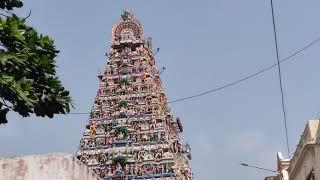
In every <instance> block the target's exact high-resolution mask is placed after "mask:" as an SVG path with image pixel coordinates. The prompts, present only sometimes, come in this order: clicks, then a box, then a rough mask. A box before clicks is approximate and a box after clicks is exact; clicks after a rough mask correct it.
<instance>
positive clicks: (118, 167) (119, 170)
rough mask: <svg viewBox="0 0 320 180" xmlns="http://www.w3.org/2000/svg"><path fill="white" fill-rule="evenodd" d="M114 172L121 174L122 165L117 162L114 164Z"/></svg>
mask: <svg viewBox="0 0 320 180" xmlns="http://www.w3.org/2000/svg"><path fill="white" fill-rule="evenodd" d="M116 173H117V174H121V173H122V166H121V164H120V163H119V162H118V163H117V164H116Z"/></svg>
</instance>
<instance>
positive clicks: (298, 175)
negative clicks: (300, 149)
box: [289, 147, 315, 180]
mask: <svg viewBox="0 0 320 180" xmlns="http://www.w3.org/2000/svg"><path fill="white" fill-rule="evenodd" d="M314 167H315V153H314V147H309V148H307V149H306V151H305V153H304V154H303V156H302V157H301V161H300V162H299V163H298V165H297V167H296V168H295V169H293V172H289V174H290V180H305V179H306V176H308V174H309V172H311V170H312V169H314Z"/></svg>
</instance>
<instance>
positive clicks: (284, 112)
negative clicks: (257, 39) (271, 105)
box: [270, 0, 290, 159]
mask: <svg viewBox="0 0 320 180" xmlns="http://www.w3.org/2000/svg"><path fill="white" fill-rule="evenodd" d="M270 4H271V13H272V25H273V34H274V43H275V48H276V49H275V50H276V55H277V67H278V77H279V85H280V93H281V105H282V112H283V121H284V128H285V134H286V142H287V152H288V156H289V159H290V149H289V137H288V127H287V113H286V108H285V102H284V95H283V84H282V73H281V66H280V58H279V48H278V37H277V29H276V22H275V17H274V8H273V0H270Z"/></svg>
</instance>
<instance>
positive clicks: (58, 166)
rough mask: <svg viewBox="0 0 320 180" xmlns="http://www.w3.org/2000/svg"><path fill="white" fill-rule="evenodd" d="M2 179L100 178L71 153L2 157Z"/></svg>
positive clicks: (80, 179)
mask: <svg viewBox="0 0 320 180" xmlns="http://www.w3.org/2000/svg"><path fill="white" fill-rule="evenodd" d="M0 179H1V180H99V179H100V178H99V177H98V176H97V175H96V174H94V173H93V172H92V171H91V170H89V169H88V168H87V166H85V165H84V164H82V163H81V162H80V161H79V160H78V159H76V158H74V157H72V155H69V154H47V155H30V156H23V157H14V158H0Z"/></svg>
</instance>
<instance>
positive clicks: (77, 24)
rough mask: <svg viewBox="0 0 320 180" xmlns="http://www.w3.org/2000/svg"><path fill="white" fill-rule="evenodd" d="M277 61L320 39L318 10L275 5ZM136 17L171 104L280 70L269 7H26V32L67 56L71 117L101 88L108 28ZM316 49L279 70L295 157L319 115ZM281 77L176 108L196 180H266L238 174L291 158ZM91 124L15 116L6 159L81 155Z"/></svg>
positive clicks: (215, 0)
mask: <svg viewBox="0 0 320 180" xmlns="http://www.w3.org/2000/svg"><path fill="white" fill-rule="evenodd" d="M274 4H275V11H276V18H277V27H278V33H279V50H280V57H281V58H284V57H286V56H288V55H290V54H291V53H293V52H295V51H296V50H298V49H300V48H302V47H303V46H305V45H306V44H308V43H309V42H311V41H313V40H314V39H316V38H318V37H319V36H320V24H319V23H318V17H319V16H320V11H319V6H320V1H317V0H309V1H300V0H290V1H289V0H282V1H276V0H275V3H274ZM125 8H129V9H131V10H132V11H133V12H134V14H135V17H136V18H138V19H139V20H140V21H141V23H142V25H143V26H144V31H145V36H146V37H148V36H151V37H152V38H153V40H154V42H153V44H154V47H159V48H160V51H159V53H158V54H157V55H156V58H157V64H158V67H159V68H160V67H162V66H165V67H166V68H167V69H166V71H165V72H164V73H163V74H162V81H163V83H164V87H165V91H166V95H167V96H168V98H169V100H174V99H177V98H181V97H184V96H189V95H192V94H194V93H199V92H202V91H205V90H208V89H213V88H216V87H218V86H221V85H224V84H226V83H229V82H232V81H234V80H238V79H239V78H242V77H244V76H246V75H249V74H251V73H254V72H255V71H257V70H260V69H261V68H263V67H265V66H268V65H272V64H274V63H275V62H276V59H275V57H276V56H275V51H274V40H273V34H272V33H273V31H272V20H271V11H270V4H269V1H268V0H258V1H257V0H244V1H236V0H233V1H232V0H207V1H205V0H198V1H179V0H176V1H169V0H162V1H146V0H139V1H132V0H131V1H130V0H119V1H111V0H108V1H107V0H104V1H103V0H96V1H90V2H89V1H75V0H68V1H63V0H55V1H49V0H41V1H35V0H28V1H25V7H24V9H23V10H22V11H19V14H20V15H21V16H22V17H23V16H26V15H27V14H28V11H29V9H32V14H31V17H30V18H29V19H28V23H29V24H30V25H33V26H35V27H36V28H37V30H39V31H40V32H42V33H43V34H47V35H49V36H51V37H52V38H53V39H54V40H55V43H56V46H57V48H58V49H60V50H61V53H60V54H59V56H58V57H57V65H58V69H57V71H58V75H59V76H60V78H61V80H62V82H63V84H64V85H65V86H66V88H67V89H69V90H70V92H71V95H72V97H73V99H74V104H75V110H74V111H75V112H88V111H89V110H90V108H91V106H92V104H93V100H94V97H95V95H96V92H97V88H98V79H97V77H96V76H97V74H98V68H99V67H101V68H104V65H105V64H106V61H107V59H106V57H105V52H107V51H108V49H109V46H110V40H111V28H112V25H113V24H114V23H115V22H116V21H117V20H118V19H119V18H120V14H121V12H122V10H123V9H125ZM319 49H320V44H316V45H315V46H313V47H311V48H309V49H308V50H306V51H305V52H304V53H303V54H300V55H298V56H296V57H295V58H294V59H292V60H291V61H288V62H286V63H283V65H282V70H283V81H284V92H285V101H286V108H287V115H288V130H289V140H290V150H291V152H293V151H294V149H295V147H296V144H297V142H298V139H299V136H300V134H302V130H303V128H304V125H305V123H306V121H307V120H309V119H312V118H314V117H315V116H316V114H317V113H318V112H319V111H320V108H319V103H318V102H319V100H320V99H319V96H318V94H319V90H320V86H319V84H318V79H319V76H320V71H319V70H318V69H319V68H318V67H319V65H320V62H319V56H320V51H319ZM277 78H278V75H277V69H272V70H270V71H268V72H266V73H264V74H262V75H260V76H257V77H255V78H252V79H250V80H248V81H245V82H242V83H240V84H238V85H235V86H232V87H229V88H226V89H223V90H221V91H219V92H216V93H213V94H209V95H206V96H202V97H199V98H197V99H192V100H186V101H183V102H179V103H175V104H171V105H170V107H171V111H172V112H173V114H174V115H176V116H179V117H180V119H181V120H182V122H183V124H184V128H185V132H184V134H183V137H184V139H186V140H188V142H189V143H190V144H191V146H192V152H193V160H192V167H193V171H194V173H195V177H196V179H200V180H207V179H208V180H211V179H226V180H228V179H230V180H231V179H250V180H251V179H252V180H256V179H263V178H264V177H265V176H267V175H270V173H268V172H262V171H259V170H255V169H249V168H244V167H241V166H239V163H240V162H247V163H250V164H253V165H258V166H262V167H265V168H270V169H275V168H276V152H277V151H282V152H286V148H285V136H284V127H283V119H282V112H281V101H280V100H281V99H280V90H279V82H278V79H277ZM87 119H88V116H87V115H67V116H64V115H57V116H55V117H54V118H53V119H43V118H36V117H34V116H32V117H30V118H21V117H19V116H17V115H15V114H14V113H10V114H9V123H8V124H7V125H5V126H0V146H1V148H0V156H18V155H25V154H33V153H51V152H69V153H75V152H76V151H77V146H78V144H79V139H80V136H81V134H82V131H83V130H84V124H85V123H86V121H87Z"/></svg>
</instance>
